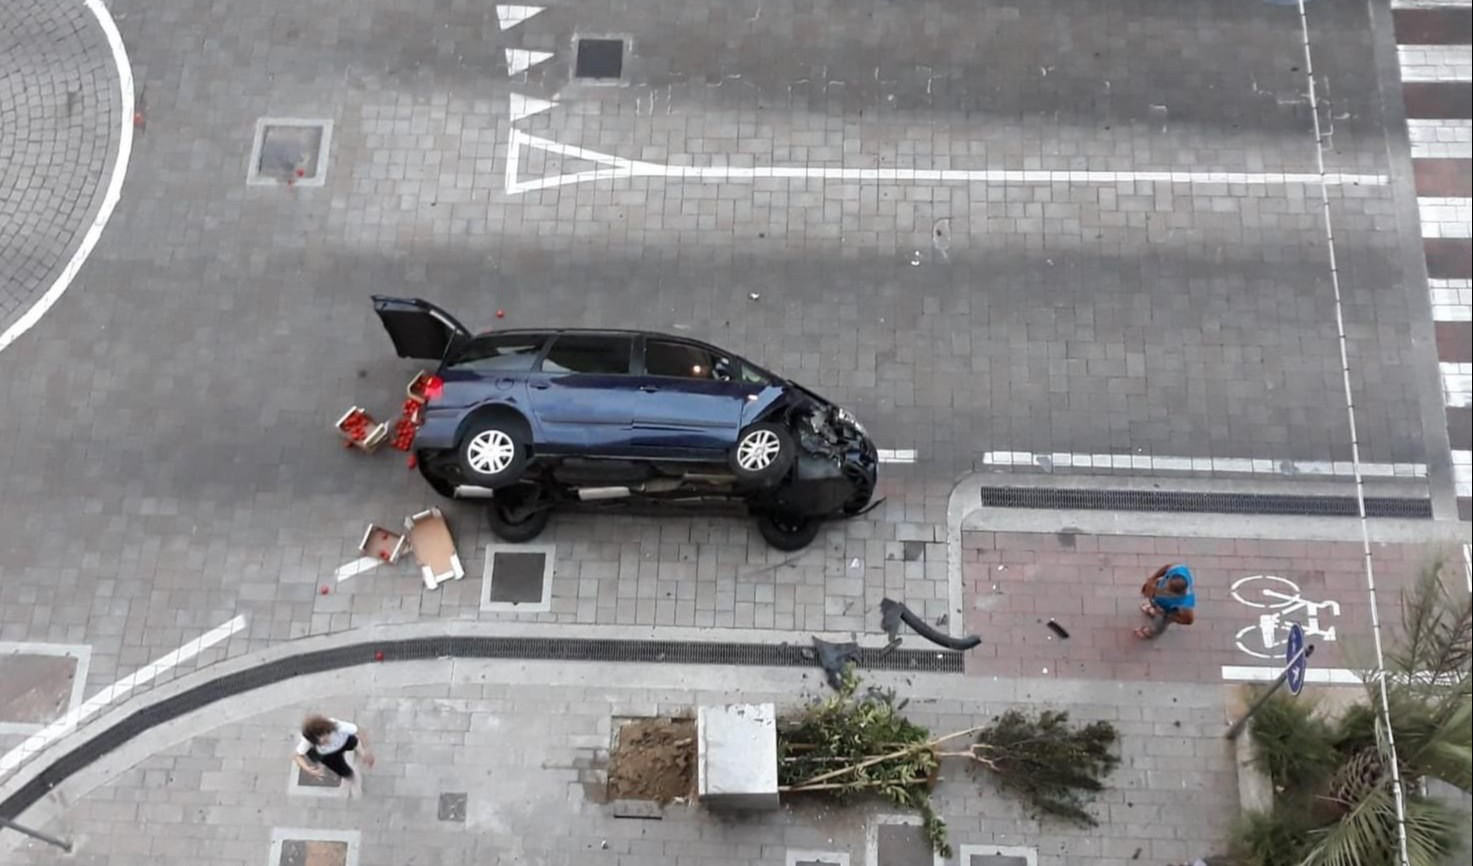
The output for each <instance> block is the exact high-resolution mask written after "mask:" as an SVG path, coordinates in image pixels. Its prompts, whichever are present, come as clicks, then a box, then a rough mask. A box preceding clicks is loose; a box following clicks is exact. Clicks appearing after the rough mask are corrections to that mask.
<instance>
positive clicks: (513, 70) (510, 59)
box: [506, 48, 552, 75]
mask: <svg viewBox="0 0 1473 866" xmlns="http://www.w3.org/2000/svg"><path fill="white" fill-rule="evenodd" d="M551 57H552V52H551V51H527V50H525V49H522V48H508V49H506V72H507V74H508V75H516V74H517V73H518V72H526V71H527V70H528V69H531V68H532V67H534V66H536V65H537V64H539V63H541V62H542V61H544V60H548V59H551Z"/></svg>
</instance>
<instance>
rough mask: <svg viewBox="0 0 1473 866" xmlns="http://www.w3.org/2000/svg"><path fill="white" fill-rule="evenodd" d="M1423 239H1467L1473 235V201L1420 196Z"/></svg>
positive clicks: (1418, 198)
mask: <svg viewBox="0 0 1473 866" xmlns="http://www.w3.org/2000/svg"><path fill="white" fill-rule="evenodd" d="M1417 210H1418V211H1420V212H1421V214H1422V237H1424V238H1466V237H1469V236H1470V233H1473V199H1467V198H1451V197H1442V196H1418V197H1417Z"/></svg>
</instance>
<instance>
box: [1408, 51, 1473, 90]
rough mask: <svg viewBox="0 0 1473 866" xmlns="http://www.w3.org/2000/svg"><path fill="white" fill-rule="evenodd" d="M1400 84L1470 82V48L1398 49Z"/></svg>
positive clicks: (1472, 77)
mask: <svg viewBox="0 0 1473 866" xmlns="http://www.w3.org/2000/svg"><path fill="white" fill-rule="evenodd" d="M1396 59H1397V61H1398V62H1399V63H1400V64H1401V80H1402V81H1405V82H1413V81H1473V45H1398V46H1396Z"/></svg>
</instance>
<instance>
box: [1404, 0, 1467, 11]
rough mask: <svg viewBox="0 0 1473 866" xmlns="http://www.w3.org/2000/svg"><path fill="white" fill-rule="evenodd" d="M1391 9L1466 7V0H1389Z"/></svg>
mask: <svg viewBox="0 0 1473 866" xmlns="http://www.w3.org/2000/svg"><path fill="white" fill-rule="evenodd" d="M1391 8H1392V9H1448V8H1453V9H1466V8H1468V0H1391Z"/></svg>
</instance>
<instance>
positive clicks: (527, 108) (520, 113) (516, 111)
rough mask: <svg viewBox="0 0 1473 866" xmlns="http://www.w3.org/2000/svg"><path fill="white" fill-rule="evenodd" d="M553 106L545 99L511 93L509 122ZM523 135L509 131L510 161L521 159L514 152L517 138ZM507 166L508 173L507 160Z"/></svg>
mask: <svg viewBox="0 0 1473 866" xmlns="http://www.w3.org/2000/svg"><path fill="white" fill-rule="evenodd" d="M555 105H557V103H556V102H552V101H549V100H546V99H537V98H535V97H532V96H523V95H522V94H520V93H513V94H512V95H511V120H512V123H516V122H517V121H518V120H521V119H522V118H524V117H531V116H532V115H534V114H537V113H539V112H543V111H546V110H547V109H549V108H552V107H553V106H555ZM525 135H526V133H524V132H518V131H517V130H515V129H513V130H512V131H511V143H512V157H511V158H512V159H520V158H521V157H520V156H517V155H515V154H516V150H517V148H516V143H517V136H525ZM507 166H508V171H510V166H511V161H510V159H508V161H507Z"/></svg>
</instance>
